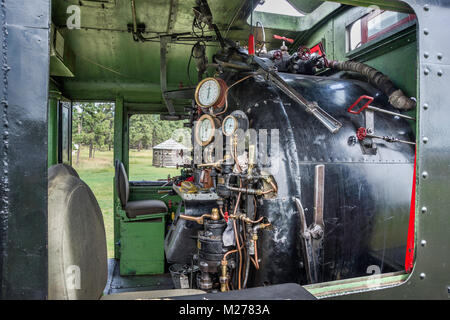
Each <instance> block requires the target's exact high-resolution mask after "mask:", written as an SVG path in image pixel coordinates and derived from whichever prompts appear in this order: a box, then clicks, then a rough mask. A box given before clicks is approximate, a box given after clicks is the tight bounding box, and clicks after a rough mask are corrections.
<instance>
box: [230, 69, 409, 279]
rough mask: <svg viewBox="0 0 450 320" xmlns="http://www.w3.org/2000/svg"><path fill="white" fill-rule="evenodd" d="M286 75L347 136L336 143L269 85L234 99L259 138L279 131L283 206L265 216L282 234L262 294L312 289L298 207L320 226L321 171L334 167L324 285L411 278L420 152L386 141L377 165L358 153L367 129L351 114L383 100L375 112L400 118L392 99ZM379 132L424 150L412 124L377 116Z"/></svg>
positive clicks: (275, 236) (347, 84) (350, 84)
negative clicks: (315, 216) (358, 137)
mask: <svg viewBox="0 0 450 320" xmlns="http://www.w3.org/2000/svg"><path fill="white" fill-rule="evenodd" d="M281 75H282V77H283V79H284V80H285V81H287V82H288V83H289V84H290V85H292V86H293V87H294V88H295V89H296V90H298V91H299V92H300V94H302V95H303V96H304V97H305V98H306V99H308V100H309V101H317V102H318V104H319V106H320V107H322V108H323V109H324V110H325V111H326V112H328V113H329V114H330V115H332V116H333V117H335V118H336V119H337V120H339V121H340V122H341V123H342V124H343V128H342V129H341V130H340V131H339V132H338V133H337V134H331V133H330V132H329V131H328V130H327V129H326V128H325V127H323V126H322V125H321V123H320V122H319V121H317V120H316V119H315V118H314V117H312V116H311V115H310V114H307V113H306V111H305V110H304V109H303V108H302V107H300V106H299V105H298V104H296V103H294V102H293V101H292V100H291V99H290V98H289V97H287V96H286V95H284V94H283V93H282V92H281V91H279V90H278V89H274V87H273V86H271V85H270V84H269V83H268V82H266V81H264V79H262V78H257V79H256V80H248V81H247V82H245V83H243V84H242V85H240V86H236V88H235V89H232V91H231V92H230V101H231V103H230V105H233V106H235V107H236V108H240V109H242V110H243V111H245V112H246V113H247V115H248V118H249V119H250V127H251V128H253V129H256V130H259V129H268V130H270V129H278V130H279V141H280V150H279V151H280V152H279V158H278V159H276V160H278V163H279V169H278V170H277V171H276V170H275V168H274V167H269V168H267V171H269V172H271V173H272V174H273V176H274V177H275V179H276V181H277V183H278V186H279V191H278V197H277V198H276V199H267V200H264V201H263V204H262V205H259V206H258V208H259V209H258V210H259V213H260V214H263V215H265V216H266V217H268V218H269V220H270V221H271V222H272V225H273V229H272V230H264V231H263V232H262V236H261V241H260V249H259V255H260V257H261V260H262V262H261V268H260V270H259V272H258V273H257V274H256V282H255V283H254V285H263V284H266V285H267V284H277V283H286V282H293V281H295V282H300V283H306V279H305V270H304V269H303V266H302V265H304V263H305V262H304V261H303V252H302V250H301V248H300V244H301V242H300V232H299V225H300V224H299V214H298V212H297V209H296V207H295V204H294V201H293V199H294V197H297V198H299V199H300V200H301V202H302V204H303V207H304V208H306V210H307V211H306V217H307V222H308V224H310V223H311V222H312V212H313V195H314V166H315V165H317V164H324V165H325V207H324V220H325V235H324V257H325V258H324V259H325V260H324V264H323V265H322V266H321V270H320V272H319V274H320V276H319V281H331V280H337V279H345V278H351V277H358V276H364V275H367V273H366V271H367V268H368V267H370V266H373V265H376V266H378V267H379V268H380V269H381V271H382V272H389V271H394V270H401V269H402V268H403V264H404V258H405V252H406V239H407V226H408V218H409V206H410V200H411V188H412V179H413V162H414V147H413V146H410V145H406V144H401V143H388V142H385V141H383V140H376V143H377V147H378V150H377V153H376V154H375V155H370V154H369V155H368V154H363V151H362V148H361V147H360V144H359V143H356V144H349V143H348V141H349V137H351V136H355V132H356V130H357V129H358V128H359V127H363V126H365V123H364V115H363V114H361V115H353V114H350V113H348V112H347V108H348V107H349V106H350V105H352V104H353V102H354V101H355V100H356V99H357V98H359V97H360V96H361V95H364V94H368V95H372V96H376V97H377V101H376V102H374V103H373V105H374V106H377V107H380V108H384V109H388V110H391V111H395V110H394V109H393V108H392V107H391V106H388V105H387V104H386V101H387V100H386V99H387V98H386V97H385V96H384V95H383V94H382V93H381V92H379V91H378V90H376V89H374V88H373V87H371V86H370V85H368V84H367V83H363V82H359V81H352V80H339V79H332V78H324V77H313V76H301V75H291V74H281ZM232 82H233V80H232V81H231V83H232ZM232 109H233V108H232ZM375 132H376V133H377V134H378V135H393V136H396V137H398V138H401V139H403V140H407V141H413V140H414V136H413V133H412V130H411V127H410V125H409V124H408V123H407V122H406V121H405V120H403V119H401V118H394V117H393V116H390V115H385V114H381V113H376V114H375ZM273 164H274V163H272V165H273ZM260 165H261V163H260Z"/></svg>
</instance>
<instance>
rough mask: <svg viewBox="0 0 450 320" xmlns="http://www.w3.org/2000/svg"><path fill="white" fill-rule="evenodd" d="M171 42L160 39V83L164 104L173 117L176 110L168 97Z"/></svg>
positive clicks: (166, 38) (164, 38) (165, 38)
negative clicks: (168, 45) (168, 59)
mask: <svg viewBox="0 0 450 320" xmlns="http://www.w3.org/2000/svg"><path fill="white" fill-rule="evenodd" d="M169 41H170V38H169V37H160V49H161V50H160V52H161V54H160V83H161V93H162V98H163V100H164V103H165V104H166V106H167V110H168V111H169V114H171V115H173V114H175V108H174V106H173V103H172V100H171V99H170V98H169V97H168V96H167V44H168V43H169Z"/></svg>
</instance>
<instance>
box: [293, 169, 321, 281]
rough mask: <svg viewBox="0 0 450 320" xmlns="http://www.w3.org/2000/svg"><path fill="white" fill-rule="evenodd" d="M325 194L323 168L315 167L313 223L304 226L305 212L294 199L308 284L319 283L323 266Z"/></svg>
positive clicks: (296, 199) (298, 201)
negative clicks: (298, 218)
mask: <svg viewBox="0 0 450 320" xmlns="http://www.w3.org/2000/svg"><path fill="white" fill-rule="evenodd" d="M324 194H325V166H324V165H322V164H321V165H317V166H316V167H315V176H314V222H313V224H312V225H311V226H309V227H307V226H306V217H305V211H304V210H303V206H302V203H301V201H300V199H298V198H294V202H295V205H296V207H297V210H298V212H299V214H300V236H301V239H302V246H303V256H304V261H305V264H306V276H307V278H308V282H309V283H317V282H319V271H320V266H321V265H323V237H324V232H325V224H324V221H323V207H324Z"/></svg>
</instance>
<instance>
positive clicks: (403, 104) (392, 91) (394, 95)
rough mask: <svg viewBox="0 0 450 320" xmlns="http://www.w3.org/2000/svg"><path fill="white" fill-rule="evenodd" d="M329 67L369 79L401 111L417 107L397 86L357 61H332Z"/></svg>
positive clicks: (376, 71) (381, 74) (384, 76)
mask: <svg viewBox="0 0 450 320" xmlns="http://www.w3.org/2000/svg"><path fill="white" fill-rule="evenodd" d="M329 67H330V68H332V69H336V70H339V71H353V72H357V73H359V74H362V75H363V76H365V77H367V79H368V81H369V82H370V83H371V84H372V85H374V86H376V87H377V88H379V89H380V90H381V91H383V92H384V93H385V94H386V95H387V96H388V97H389V103H390V104H391V105H392V106H393V107H394V108H396V109H399V110H405V111H406V110H412V109H414V108H415V107H416V101H414V100H412V99H411V98H409V97H407V96H405V94H404V93H403V92H402V90H400V89H399V88H397V86H396V85H395V84H394V83H393V82H392V81H391V79H389V77H388V76H386V75H384V74H383V73H381V72H380V71H378V70H377V69H375V68H372V67H370V66H368V65H366V64H364V63H361V62H356V61H345V62H340V61H330V62H329Z"/></svg>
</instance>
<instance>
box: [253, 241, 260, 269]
mask: <svg viewBox="0 0 450 320" xmlns="http://www.w3.org/2000/svg"><path fill="white" fill-rule="evenodd" d="M253 245H254V246H255V267H256V270H259V262H258V245H257V240H253Z"/></svg>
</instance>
